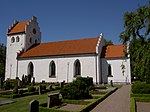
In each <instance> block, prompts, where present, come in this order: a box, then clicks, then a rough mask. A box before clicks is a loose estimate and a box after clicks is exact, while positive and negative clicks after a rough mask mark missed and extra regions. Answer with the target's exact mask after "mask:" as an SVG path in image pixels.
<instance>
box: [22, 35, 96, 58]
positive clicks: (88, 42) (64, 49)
mask: <svg viewBox="0 0 150 112" xmlns="http://www.w3.org/2000/svg"><path fill="white" fill-rule="evenodd" d="M97 42H98V37H97V38H86V39H80V40H67V41H58V42H49V43H41V44H39V45H37V46H35V47H33V48H31V49H29V50H28V51H26V52H24V53H23V54H21V55H20V56H19V58H29V57H44V56H59V55H79V54H96V45H97Z"/></svg>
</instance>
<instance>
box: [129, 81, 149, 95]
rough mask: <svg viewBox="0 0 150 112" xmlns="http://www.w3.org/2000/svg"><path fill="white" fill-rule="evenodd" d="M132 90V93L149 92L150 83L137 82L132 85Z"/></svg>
mask: <svg viewBox="0 0 150 112" xmlns="http://www.w3.org/2000/svg"><path fill="white" fill-rule="evenodd" d="M132 92H133V93H134V94H150V84H146V83H142V82H138V83H134V84H133V85H132Z"/></svg>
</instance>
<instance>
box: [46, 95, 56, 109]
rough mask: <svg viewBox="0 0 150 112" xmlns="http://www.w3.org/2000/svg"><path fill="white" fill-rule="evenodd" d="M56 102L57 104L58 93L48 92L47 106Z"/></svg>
mask: <svg viewBox="0 0 150 112" xmlns="http://www.w3.org/2000/svg"><path fill="white" fill-rule="evenodd" d="M57 104H59V93H53V94H48V103H47V107H48V108H50V107H52V106H54V105H57Z"/></svg>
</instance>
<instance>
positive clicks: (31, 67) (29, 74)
mask: <svg viewBox="0 0 150 112" xmlns="http://www.w3.org/2000/svg"><path fill="white" fill-rule="evenodd" d="M27 73H28V82H29V83H31V78H32V77H33V75H34V66H33V63H32V62H30V63H29V64H28V70H27Z"/></svg>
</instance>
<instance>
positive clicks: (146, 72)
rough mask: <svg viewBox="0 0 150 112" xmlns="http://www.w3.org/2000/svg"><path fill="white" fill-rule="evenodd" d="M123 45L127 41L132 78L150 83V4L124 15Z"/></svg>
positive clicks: (121, 36) (121, 37)
mask: <svg viewBox="0 0 150 112" xmlns="http://www.w3.org/2000/svg"><path fill="white" fill-rule="evenodd" d="M124 27H125V31H123V32H121V34H120V39H121V41H122V43H123V44H126V43H127V42H128V41H129V40H131V41H130V46H129V54H130V59H131V73H132V77H137V78H138V79H140V80H141V81H146V82H147V83H150V4H148V5H146V6H142V7H139V8H138V9H137V10H136V11H135V12H126V13H125V14H124Z"/></svg>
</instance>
